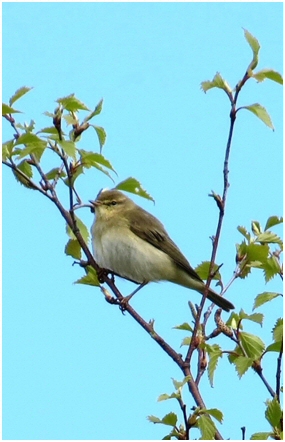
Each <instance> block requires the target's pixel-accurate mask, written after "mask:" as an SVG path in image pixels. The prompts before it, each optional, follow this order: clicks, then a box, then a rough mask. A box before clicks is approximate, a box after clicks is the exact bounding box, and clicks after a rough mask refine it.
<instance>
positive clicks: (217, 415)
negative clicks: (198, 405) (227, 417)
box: [201, 408, 224, 424]
mask: <svg viewBox="0 0 285 442" xmlns="http://www.w3.org/2000/svg"><path fill="white" fill-rule="evenodd" d="M201 411H205V413H207V414H210V416H213V417H214V418H215V419H216V420H217V421H218V422H220V424H221V423H222V422H223V418H224V416H223V413H222V412H221V411H220V410H218V409H217V408H210V409H203V410H201Z"/></svg>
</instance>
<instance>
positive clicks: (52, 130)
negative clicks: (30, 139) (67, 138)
mask: <svg viewBox="0 0 285 442" xmlns="http://www.w3.org/2000/svg"><path fill="white" fill-rule="evenodd" d="M38 133H40V134H52V135H57V136H58V131H57V130H56V128H55V127H54V126H52V127H44V128H43V129H41V130H40V131H39V132H38ZM62 134H63V135H64V133H62Z"/></svg>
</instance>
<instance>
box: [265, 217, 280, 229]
mask: <svg viewBox="0 0 285 442" xmlns="http://www.w3.org/2000/svg"><path fill="white" fill-rule="evenodd" d="M281 223H283V216H280V217H279V216H270V217H269V218H268V220H267V221H266V225H265V228H264V230H267V229H270V227H273V226H276V225H277V224H281Z"/></svg>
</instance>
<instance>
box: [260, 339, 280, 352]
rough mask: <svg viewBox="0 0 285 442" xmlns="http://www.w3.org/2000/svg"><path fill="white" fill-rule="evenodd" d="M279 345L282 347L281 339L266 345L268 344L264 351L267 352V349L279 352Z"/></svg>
mask: <svg viewBox="0 0 285 442" xmlns="http://www.w3.org/2000/svg"><path fill="white" fill-rule="evenodd" d="M281 347H282V341H279V342H273V344H270V345H268V346H267V347H266V349H265V352H264V353H267V352H269V351H272V352H277V353H279V352H280V350H281Z"/></svg>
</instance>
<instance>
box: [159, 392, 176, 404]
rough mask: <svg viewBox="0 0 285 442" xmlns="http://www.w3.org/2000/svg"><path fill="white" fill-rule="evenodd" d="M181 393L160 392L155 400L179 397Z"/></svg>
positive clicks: (160, 400)
mask: <svg viewBox="0 0 285 442" xmlns="http://www.w3.org/2000/svg"><path fill="white" fill-rule="evenodd" d="M180 397H181V394H179V393H172V394H170V395H169V394H166V393H164V394H161V395H160V396H158V398H157V402H162V401H167V400H168V399H177V398H180Z"/></svg>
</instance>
